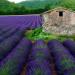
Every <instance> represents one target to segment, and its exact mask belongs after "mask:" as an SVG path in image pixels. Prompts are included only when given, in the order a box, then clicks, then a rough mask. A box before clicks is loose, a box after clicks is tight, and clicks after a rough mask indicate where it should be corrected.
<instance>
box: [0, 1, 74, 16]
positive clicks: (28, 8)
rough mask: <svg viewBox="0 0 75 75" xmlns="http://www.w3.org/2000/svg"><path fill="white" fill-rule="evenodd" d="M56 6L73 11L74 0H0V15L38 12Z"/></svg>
mask: <svg viewBox="0 0 75 75" xmlns="http://www.w3.org/2000/svg"><path fill="white" fill-rule="evenodd" d="M57 6H62V7H66V8H69V9H72V10H74V11H75V0H44V1H37V0H36V1H34V0H33V1H25V2H21V3H18V4H16V3H13V2H9V1H7V0H0V15H24V14H35V13H36V14H40V13H42V12H45V11H47V10H50V9H52V8H55V7H57Z"/></svg>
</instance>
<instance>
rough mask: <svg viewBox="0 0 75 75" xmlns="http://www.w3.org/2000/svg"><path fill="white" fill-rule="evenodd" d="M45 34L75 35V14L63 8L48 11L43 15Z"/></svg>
mask: <svg viewBox="0 0 75 75" xmlns="http://www.w3.org/2000/svg"><path fill="white" fill-rule="evenodd" d="M41 15H42V19H43V21H42V22H43V25H42V27H43V32H47V33H53V34H67V35H72V34H75V12H74V11H72V10H69V9H66V8H63V7H57V8H55V9H52V10H49V11H46V12H44V13H42V14H41Z"/></svg>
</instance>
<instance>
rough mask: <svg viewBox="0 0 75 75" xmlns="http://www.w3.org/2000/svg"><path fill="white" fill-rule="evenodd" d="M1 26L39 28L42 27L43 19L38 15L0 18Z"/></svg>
mask: <svg viewBox="0 0 75 75" xmlns="http://www.w3.org/2000/svg"><path fill="white" fill-rule="evenodd" d="M0 25H6V26H7V25H11V26H20V28H30V29H33V28H37V27H40V26H41V25H42V17H41V16H40V15H39V14H37V15H35V14H34V15H19V16H18V15H10V16H7V15H5V16H0Z"/></svg>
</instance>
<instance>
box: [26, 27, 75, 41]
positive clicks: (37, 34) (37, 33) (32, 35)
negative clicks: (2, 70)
mask: <svg viewBox="0 0 75 75" xmlns="http://www.w3.org/2000/svg"><path fill="white" fill-rule="evenodd" d="M25 37H27V38H28V39H30V40H38V39H43V40H46V41H48V40H52V39H57V40H60V41H64V40H66V39H72V40H75V35H71V36H68V35H54V34H51V33H50V34H49V33H45V32H42V28H37V29H34V30H30V31H27V32H26V33H25Z"/></svg>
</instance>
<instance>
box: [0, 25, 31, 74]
mask: <svg viewBox="0 0 75 75" xmlns="http://www.w3.org/2000/svg"><path fill="white" fill-rule="evenodd" d="M23 34H24V31H23V30H22V31H21V30H20V28H19V27H18V26H16V27H15V28H14V26H8V27H5V26H1V27H0V37H1V38H0V39H1V40H0V75H19V74H20V72H21V71H22V68H23V65H24V63H25V62H26V58H27V56H28V53H29V50H30V48H31V41H29V40H27V39H25V38H23Z"/></svg>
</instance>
